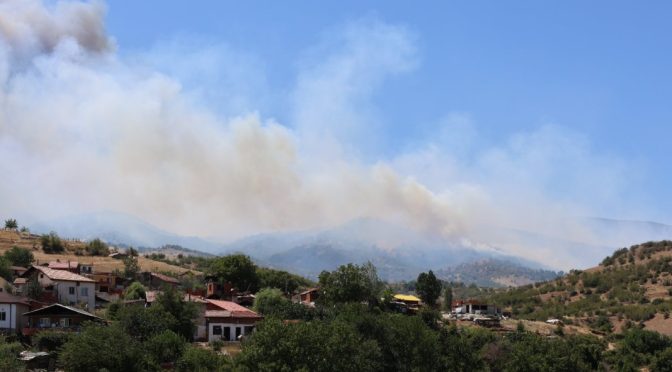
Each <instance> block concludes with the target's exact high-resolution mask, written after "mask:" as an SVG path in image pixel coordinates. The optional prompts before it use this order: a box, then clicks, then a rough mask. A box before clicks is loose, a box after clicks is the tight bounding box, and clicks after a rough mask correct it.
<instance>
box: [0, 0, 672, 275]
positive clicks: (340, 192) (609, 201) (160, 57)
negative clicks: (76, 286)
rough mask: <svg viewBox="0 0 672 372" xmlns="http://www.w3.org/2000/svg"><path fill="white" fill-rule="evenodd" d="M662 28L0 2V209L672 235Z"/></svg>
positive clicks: (546, 9) (245, 8)
mask: <svg viewBox="0 0 672 372" xmlns="http://www.w3.org/2000/svg"><path fill="white" fill-rule="evenodd" d="M671 10H672V5H670V4H669V3H667V2H663V1H659V2H655V1H654V2H649V3H647V4H646V6H639V7H636V6H635V4H633V3H631V2H618V1H616V2H615V1H609V2H607V1H595V2H590V3H586V2H579V1H570V2H562V3H549V2H545V3H541V2H535V1H512V2H506V3H503V2H495V1H491V2H489V1H469V2H467V1H464V2H426V3H422V4H417V3H413V4H411V3H408V2H391V1H385V2H347V1H344V2H338V3H333V4H325V3H323V2H321V3H318V2H308V1H305V2H282V3H281V2H273V3H271V2H255V1H249V2H227V1H199V2H189V3H187V2H165V1H143V2H138V1H114V2H109V3H105V2H102V1H93V2H73V1H37V0H24V1H20V0H4V1H0V88H1V90H0V105H1V106H0V157H2V158H3V159H4V161H3V164H2V165H0V172H1V173H2V174H3V175H4V176H5V177H4V178H5V179H4V180H3V181H2V182H0V210H2V212H3V213H0V214H3V215H4V214H6V215H7V216H9V215H12V216H20V217H22V218H25V219H26V220H38V219H41V218H64V216H67V215H72V214H77V213H86V212H94V211H100V210H114V211H119V212H124V213H128V214H131V215H134V216H138V217H140V218H142V219H144V220H146V221H148V222H150V223H152V224H155V225H157V226H159V227H161V228H163V229H166V230H169V231H173V232H175V233H179V234H185V235H199V236H210V237H212V236H217V237H221V238H223V239H224V238H226V239H234V238H239V237H242V236H246V235H249V234H255V233H259V232H268V231H289V230H297V229H305V228H325V227H329V226H335V225H338V224H342V223H345V222H347V221H350V220H352V219H356V218H362V217H369V218H377V219H384V220H390V221H393V222H395V223H400V224H404V225H406V226H409V227H412V228H414V229H416V230H418V231H422V232H425V233H427V234H434V235H440V236H444V237H446V239H458V240H460V241H461V242H462V243H464V244H472V245H474V246H481V245H486V246H498V247H504V249H505V250H506V251H507V252H509V253H512V254H526V255H529V256H531V257H537V258H543V257H544V256H545V255H547V254H548V253H549V252H552V251H553V248H552V247H540V246H539V244H538V243H535V246H534V247H532V246H525V244H524V243H521V242H520V241H503V240H502V236H501V235H497V234H493V233H492V232H493V231H501V229H510V230H516V231H525V232H533V233H535V234H540V235H543V236H550V237H555V238H563V239H567V240H571V241H578V242H584V243H590V244H607V245H610V244H619V243H620V242H619V241H613V240H608V241H605V237H604V236H601V235H600V234H597V233H595V232H594V231H591V229H590V228H588V227H586V226H585V224H584V223H582V221H583V218H586V217H605V218H615V219H628V220H652V221H658V222H662V223H672V215H671V214H670V212H669V211H670V210H672V208H671V207H672V198H670V193H669V190H670V186H672V173H670V172H668V169H669V165H668V164H669V159H670V158H672V148H670V146H668V144H667V140H668V138H669V137H670V135H671V134H672V126H670V125H669V124H670V122H671V121H672V106H670V105H669V99H670V97H672V76H671V74H670V71H669V66H671V65H672V53H670V50H672V48H671V47H672V45H670V44H672V40H671V39H670V38H669V37H668V35H670V34H672V30H671V28H672V25H671V24H670V23H669V22H667V20H668V19H669V14H670V11H671ZM3 217H4V216H3ZM505 240H506V239H505ZM567 256H568V257H566V260H565V261H564V262H565V263H567V264H569V263H571V264H574V263H576V262H577V261H576V259H572V258H571V257H569V256H570V254H569V253H567ZM572 260H573V261H572Z"/></svg>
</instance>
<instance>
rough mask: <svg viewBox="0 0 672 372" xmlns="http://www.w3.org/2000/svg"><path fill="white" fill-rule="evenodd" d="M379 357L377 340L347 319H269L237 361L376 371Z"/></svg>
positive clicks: (268, 366) (267, 366)
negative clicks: (366, 334)
mask: <svg viewBox="0 0 672 372" xmlns="http://www.w3.org/2000/svg"><path fill="white" fill-rule="evenodd" d="M344 356H347V357H344ZM380 358H381V355H380V350H379V348H378V345H377V344H376V342H375V341H372V340H366V339H364V338H363V337H362V336H360V335H359V334H358V333H357V331H356V330H355V329H354V328H353V327H352V325H350V324H347V323H345V322H342V321H333V322H325V321H312V322H301V323H296V324H293V323H290V324H283V323H282V322H281V321H279V320H274V319H268V320H265V321H264V322H263V323H262V324H260V325H259V327H258V328H257V330H256V331H255V332H254V333H253V334H252V336H251V337H250V338H249V339H248V340H247V341H246V342H245V343H244V344H243V352H242V353H241V354H240V355H239V356H238V358H237V360H236V361H237V362H238V364H239V366H240V368H241V369H242V370H243V371H318V372H320V371H376V370H379V368H378V366H379V365H380ZM418 370H420V369H418Z"/></svg>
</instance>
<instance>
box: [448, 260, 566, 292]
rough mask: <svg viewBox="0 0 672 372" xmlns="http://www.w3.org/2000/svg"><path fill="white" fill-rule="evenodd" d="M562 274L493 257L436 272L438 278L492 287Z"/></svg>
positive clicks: (515, 285) (535, 280)
mask: <svg viewBox="0 0 672 372" xmlns="http://www.w3.org/2000/svg"><path fill="white" fill-rule="evenodd" d="M562 274H563V273H562V272H555V271H551V270H543V269H531V268H529V267H525V266H522V265H520V264H517V263H515V262H511V261H508V260H501V259H494V258H490V259H484V260H478V261H472V262H467V263H462V264H459V265H457V266H453V267H449V268H446V269H443V270H438V271H437V272H436V276H437V277H438V278H440V279H443V280H446V281H452V282H462V283H465V284H476V285H477V286H479V287H494V288H497V287H518V286H521V285H526V284H531V283H535V282H541V281H546V280H551V279H555V278H557V277H558V276H561V275H562Z"/></svg>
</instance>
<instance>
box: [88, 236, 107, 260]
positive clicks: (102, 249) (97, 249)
mask: <svg viewBox="0 0 672 372" xmlns="http://www.w3.org/2000/svg"><path fill="white" fill-rule="evenodd" d="M86 253H88V254H89V255H90V256H107V255H109V254H110V248H109V247H108V246H107V244H105V243H104V242H103V241H102V240H100V239H98V238H96V239H93V240H92V241H90V242H88V243H87V244H86Z"/></svg>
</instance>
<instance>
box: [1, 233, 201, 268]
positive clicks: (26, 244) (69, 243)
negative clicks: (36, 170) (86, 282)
mask: <svg viewBox="0 0 672 372" xmlns="http://www.w3.org/2000/svg"><path fill="white" fill-rule="evenodd" d="M63 243H64V245H65V252H64V253H63V254H46V253H44V252H43V251H42V248H41V246H40V240H39V236H37V235H31V234H23V233H19V232H16V231H11V230H4V229H3V230H0V253H4V252H5V251H7V250H9V249H10V248H11V247H12V246H18V247H21V248H27V249H30V250H32V251H33V255H34V256H35V260H36V261H37V263H38V264H42V263H45V262H49V261H54V260H56V259H60V260H61V261H64V260H71V261H78V262H82V263H93V264H94V271H96V272H110V271H113V270H114V269H119V270H123V269H124V264H123V262H122V261H121V260H115V259H113V258H109V257H91V256H77V255H75V253H74V252H75V251H76V250H77V249H78V248H79V249H82V248H84V246H85V243H84V242H81V241H76V240H65V239H63ZM138 263H139V264H140V268H141V269H142V270H143V271H158V272H173V273H182V272H184V271H187V269H185V268H182V267H178V266H174V265H170V264H167V263H165V262H159V261H154V260H150V259H148V258H145V257H139V259H138ZM192 271H193V270H192Z"/></svg>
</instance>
